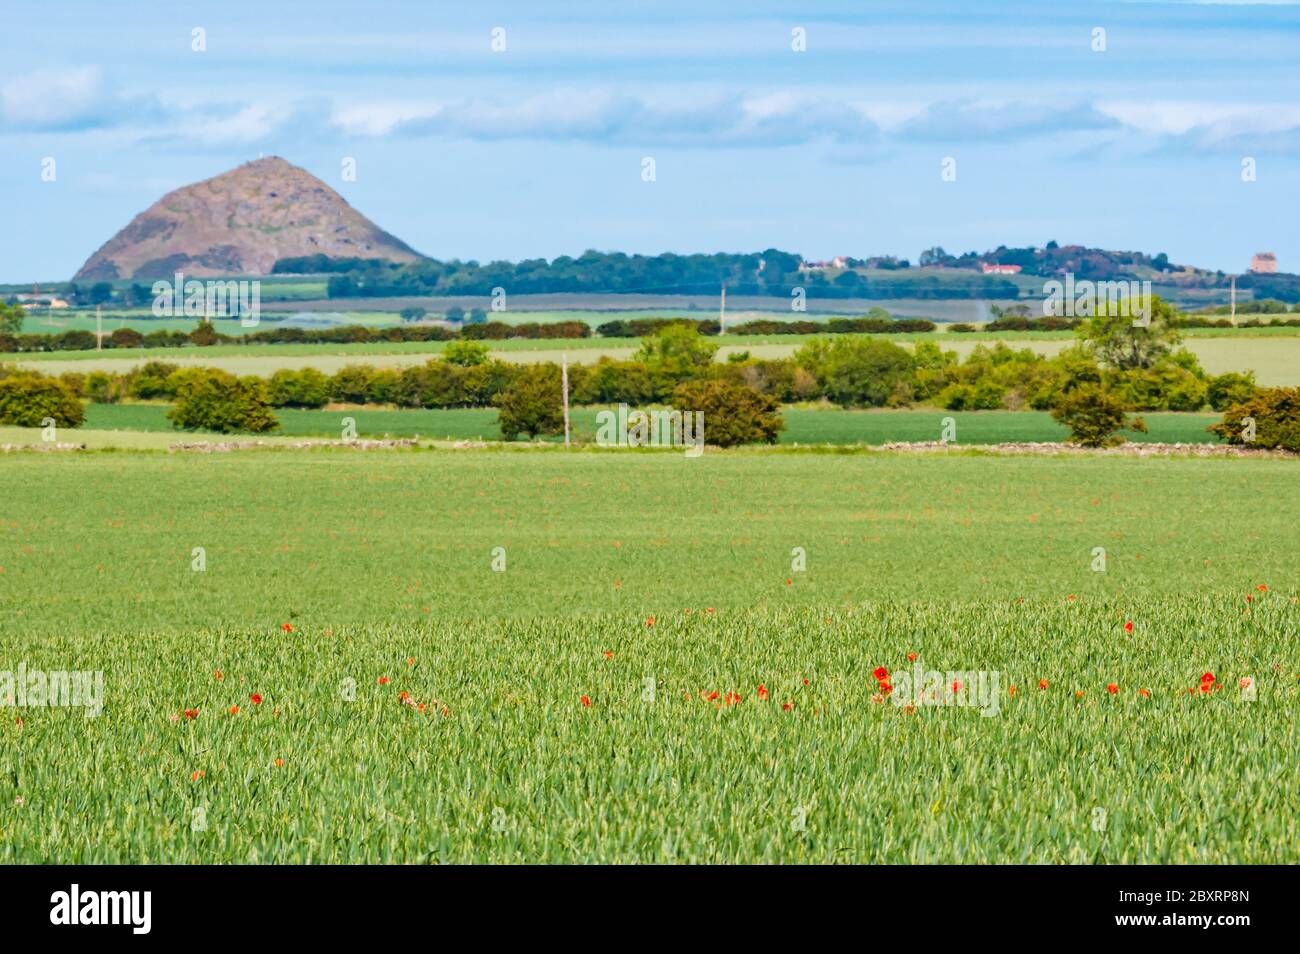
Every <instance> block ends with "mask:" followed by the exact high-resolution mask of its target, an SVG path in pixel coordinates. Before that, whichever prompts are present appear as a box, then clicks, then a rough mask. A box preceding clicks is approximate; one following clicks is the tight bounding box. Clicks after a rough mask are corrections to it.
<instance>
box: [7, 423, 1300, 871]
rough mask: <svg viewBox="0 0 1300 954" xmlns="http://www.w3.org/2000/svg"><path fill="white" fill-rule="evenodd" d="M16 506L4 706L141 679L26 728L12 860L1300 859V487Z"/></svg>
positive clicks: (354, 496)
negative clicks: (39, 674)
mask: <svg viewBox="0 0 1300 954" xmlns="http://www.w3.org/2000/svg"><path fill="white" fill-rule="evenodd" d="M0 468H3V476H4V479H5V483H6V487H8V488H10V494H9V496H8V498H7V499H9V500H11V501H12V502H13V504H14V505H13V506H10V507H9V508H6V511H5V514H4V516H3V519H0V653H2V657H3V660H4V663H3V668H5V669H8V670H10V671H12V670H14V669H15V668H16V667H17V666H19V665H24V666H25V667H26V668H27V669H28V670H40V671H44V672H57V671H86V672H102V674H103V677H102V678H103V683H102V685H103V690H102V695H101V696H100V697H99V705H98V706H97V708H102V711H99V712H98V714H95V709H94V708H91V707H82V708H70V707H41V706H36V705H28V706H27V707H26V708H24V709H21V710H10V712H9V714H8V716H7V717H6V718H4V719H3V721H0V735H2V736H3V739H4V746H3V748H2V749H0V859H2V860H3V861H5V862H44V861H54V860H58V861H61V862H70V863H76V862H118V861H137V862H161V861H168V862H177V863H185V862H252V861H257V862H274V861H315V862H322V861H386V862H406V863H417V864H419V863H439V862H455V861H489V860H490V861H507V862H538V861H619V862H624V861H633V860H637V861H706V862H719V863H726V862H752V861H785V862H800V861H807V862H813V861H817V862H879V861H892V862H923V861H928V862H943V861H963V862H996V861H1013V862H1016V861H1018V862H1281V863H1285V862H1294V861H1295V859H1296V855H1297V851H1298V850H1300V822H1297V819H1298V818H1300V778H1298V777H1297V775H1296V773H1295V764H1294V763H1295V752H1296V750H1297V742H1300V739H1298V738H1297V735H1298V730H1297V726H1298V725H1300V688H1298V683H1300V680H1298V679H1297V674H1300V656H1298V652H1300V651H1298V650H1297V642H1296V638H1295V634H1296V629H1297V625H1300V605H1297V604H1298V602H1300V596H1298V593H1300V575H1298V573H1297V571H1298V570H1300V551H1298V550H1297V547H1296V545H1295V544H1296V533H1295V528H1296V526H1297V525H1300V492H1298V491H1300V474H1298V473H1297V471H1296V469H1295V465H1294V462H1293V461H1289V460H1191V459H1182V458H1169V459H1145V460H1138V459H1125V458H1106V459H1102V458H1054V457H1045V458H1039V457H988V456H984V457H980V456H954V457H949V458H943V459H932V458H918V457H914V456H906V455H894V454H870V455H867V454H852V453H815V452H810V451H787V452H782V451H764V450H750V451H734V452H726V453H708V454H705V455H704V456H703V457H702V458H699V459H696V460H689V459H685V458H683V457H682V456H681V455H680V454H668V453H649V452H647V453H633V452H628V453H619V452H595V451H575V452H568V453H566V452H564V451H563V450H562V449H558V448H551V449H546V448H542V449H539V448H509V447H502V448H488V449H469V450H459V451H452V450H445V449H439V450H425V449H421V450H412V451H388V452H359V451H351V450H324V451H309V452H304V451H284V450H268V451H255V452H245V453H235V454H217V455H199V454H140V453H134V452H129V451H123V452H116V453H94V452H92V453H82V454H35V453H31V454H9V455H3V456H0ZM1098 548H1101V549H1102V550H1104V554H1102V555H1101V560H1102V562H1101V565H1100V567H1099V564H1098V559H1099V555H1098V554H1099V551H1098ZM913 654H915V659H912V658H911V656H912V655H913ZM878 671H883V672H884V673H885V674H884V676H883V679H885V680H888V683H887V684H888V685H889V686H890V687H891V691H890V692H888V693H886V692H885V690H884V688H883V687H882V685H881V679H882V676H880V675H879V674H878ZM921 672H924V673H926V674H927V675H926V679H927V680H928V679H929V676H928V674H929V673H931V672H934V673H936V674H938V675H939V676H940V677H941V679H940V681H941V682H942V684H943V686H942V688H941V690H939V691H938V692H937V693H936V695H933V696H929V697H926V696H922V698H921V699H920V700H919V704H913V703H908V704H903V703H904V700H905V699H907V698H909V692H910V690H909V688H908V685H909V678H910V676H911V675H912V674H913V673H921ZM949 677H951V680H950V678H949ZM1243 680H1247V681H1248V686H1249V692H1248V691H1247V689H1245V688H1243V687H1242V681H1243ZM953 683H961V686H960V687H959V688H958V687H954V685H953ZM927 685H928V682H927ZM976 685H978V687H979V688H978V691H976ZM1040 686H1041V688H1040ZM1201 687H1205V688H1203V689H1202V688H1201ZM1189 690H1190V691H1189ZM911 698H913V699H914V698H915V696H911ZM92 715H93V717H91V716H92ZM72 777H76V778H78V779H80V780H81V782H82V784H78V785H69V784H66V782H67V780H68V779H69V778H72Z"/></svg>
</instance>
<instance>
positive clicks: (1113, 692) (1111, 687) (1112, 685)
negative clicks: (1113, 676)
mask: <svg viewBox="0 0 1300 954" xmlns="http://www.w3.org/2000/svg"><path fill="white" fill-rule="evenodd" d="M1106 691H1107V692H1109V693H1110V694H1111V695H1112V696H1113V695H1116V694H1117V693H1118V692H1119V686H1117V685H1115V683H1113V682H1110V683H1107V684H1106Z"/></svg>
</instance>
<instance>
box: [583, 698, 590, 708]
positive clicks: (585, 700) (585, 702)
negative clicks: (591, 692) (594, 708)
mask: <svg viewBox="0 0 1300 954" xmlns="http://www.w3.org/2000/svg"><path fill="white" fill-rule="evenodd" d="M582 704H583V705H584V706H590V705H591V699H590V698H589V697H588V696H583V697H582Z"/></svg>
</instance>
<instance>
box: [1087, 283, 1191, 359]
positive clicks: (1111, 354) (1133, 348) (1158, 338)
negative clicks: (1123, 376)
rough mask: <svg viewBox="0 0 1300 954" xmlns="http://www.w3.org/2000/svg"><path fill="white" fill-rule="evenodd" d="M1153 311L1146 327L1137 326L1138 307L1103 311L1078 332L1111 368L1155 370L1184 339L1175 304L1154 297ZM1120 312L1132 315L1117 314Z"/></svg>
mask: <svg viewBox="0 0 1300 954" xmlns="http://www.w3.org/2000/svg"><path fill="white" fill-rule="evenodd" d="M1150 308H1151V314H1150V322H1149V323H1144V324H1134V322H1135V321H1136V320H1138V317H1139V316H1135V315H1133V314H1132V311H1133V310H1134V308H1114V309H1113V308H1109V307H1105V308H1100V309H1099V310H1100V311H1102V312H1104V313H1101V314H1096V315H1093V316H1092V317H1091V318H1089V319H1088V320H1087V321H1085V322H1084V323H1083V324H1081V325H1080V326H1079V328H1078V331H1077V332H1076V333H1077V334H1078V336H1079V338H1080V339H1082V340H1083V341H1085V342H1087V343H1088V344H1090V345H1091V346H1092V347H1093V348H1094V349H1095V350H1096V352H1097V356H1098V357H1099V358H1100V359H1101V361H1102V363H1103V364H1105V365H1106V366H1107V367H1110V368H1118V369H1119V370H1121V371H1126V370H1128V369H1130V368H1150V367H1153V366H1154V365H1156V364H1158V363H1160V362H1161V361H1163V360H1165V359H1167V358H1168V357H1169V356H1170V355H1172V354H1173V351H1174V347H1175V346H1176V345H1177V344H1178V342H1179V341H1181V340H1182V336H1181V335H1179V333H1178V329H1177V328H1175V327H1174V322H1175V320H1176V319H1177V318H1178V310H1177V309H1176V308H1174V306H1173V305H1171V304H1170V303H1169V302H1167V301H1163V300H1162V299H1161V298H1160V296H1158V295H1152V296H1151V302H1150ZM1119 311H1124V312H1129V313H1128V314H1117V313H1115V312H1119Z"/></svg>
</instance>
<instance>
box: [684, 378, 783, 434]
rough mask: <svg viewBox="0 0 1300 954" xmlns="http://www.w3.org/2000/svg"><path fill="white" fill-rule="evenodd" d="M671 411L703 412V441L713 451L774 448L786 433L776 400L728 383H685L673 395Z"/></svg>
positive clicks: (717, 381) (685, 412) (712, 381)
mask: <svg viewBox="0 0 1300 954" xmlns="http://www.w3.org/2000/svg"><path fill="white" fill-rule="evenodd" d="M673 407H674V409H676V410H679V411H681V412H682V413H683V414H690V413H693V412H695V411H700V412H703V414H704V441H705V443H707V444H712V445H714V446H715V447H736V446H738V445H740V444H775V443H776V439H777V435H778V434H780V433H781V431H782V430H784V429H785V421H783V420H782V419H781V405H780V402H778V401H777V399H776V398H775V397H773V396H771V395H767V394H760V393H759V392H757V391H755V390H754V389H753V388H750V387H745V386H744V385H741V384H733V383H732V382H730V381H722V380H718V379H713V380H708V381H686V382H685V383H683V384H680V385H678V386H677V389H676V390H675V391H674V392H673Z"/></svg>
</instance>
